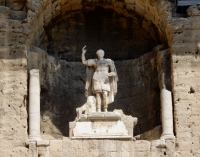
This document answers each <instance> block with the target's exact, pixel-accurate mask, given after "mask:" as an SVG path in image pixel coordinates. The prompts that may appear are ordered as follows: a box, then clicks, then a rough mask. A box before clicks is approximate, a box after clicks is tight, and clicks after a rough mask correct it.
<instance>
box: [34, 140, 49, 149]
mask: <svg viewBox="0 0 200 157" xmlns="http://www.w3.org/2000/svg"><path fill="white" fill-rule="evenodd" d="M45 146H49V140H42V141H37V147H45Z"/></svg>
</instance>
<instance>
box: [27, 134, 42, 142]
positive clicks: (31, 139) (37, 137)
mask: <svg viewBox="0 0 200 157" xmlns="http://www.w3.org/2000/svg"><path fill="white" fill-rule="evenodd" d="M41 140H42V138H41V137H40V136H31V135H29V141H41Z"/></svg>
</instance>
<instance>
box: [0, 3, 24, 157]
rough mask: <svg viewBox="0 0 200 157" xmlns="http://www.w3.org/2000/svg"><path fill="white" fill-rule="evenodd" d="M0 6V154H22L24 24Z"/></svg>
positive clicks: (7, 9) (8, 10)
mask: <svg viewBox="0 0 200 157" xmlns="http://www.w3.org/2000/svg"><path fill="white" fill-rule="evenodd" d="M14 13H15V12H12V11H11V10H10V9H9V8H6V7H2V6H0V154H1V155H0V156H4V157H6V156H10V155H11V154H12V155H13V156H17V154H21V155H22V156H23V155H26V154H27V151H28V149H27V148H26V147H24V142H25V141H26V140H27V138H28V136H27V135H28V134H27V130H28V125H27V96H28V95H27V80H28V75H27V48H26V45H24V43H25V40H26V35H25V34H22V33H21V30H23V29H24V28H25V25H23V24H21V22H20V21H19V20H14V19H13V17H14V16H13V14H14Z"/></svg>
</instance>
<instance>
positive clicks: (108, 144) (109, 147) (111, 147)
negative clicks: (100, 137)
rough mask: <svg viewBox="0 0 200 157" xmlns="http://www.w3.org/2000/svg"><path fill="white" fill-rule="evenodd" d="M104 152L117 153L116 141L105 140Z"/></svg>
mask: <svg viewBox="0 0 200 157" xmlns="http://www.w3.org/2000/svg"><path fill="white" fill-rule="evenodd" d="M104 151H106V152H116V151H117V147H116V143H115V141H113V140H105V141H104Z"/></svg>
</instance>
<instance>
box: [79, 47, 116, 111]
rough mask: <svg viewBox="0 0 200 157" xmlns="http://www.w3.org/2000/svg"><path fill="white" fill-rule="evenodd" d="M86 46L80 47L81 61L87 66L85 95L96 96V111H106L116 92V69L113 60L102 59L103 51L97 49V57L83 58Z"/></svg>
mask: <svg viewBox="0 0 200 157" xmlns="http://www.w3.org/2000/svg"><path fill="white" fill-rule="evenodd" d="M86 51H87V50H86V46H84V47H83V48H82V63H83V64H84V65H86V66H87V70H86V73H87V75H86V86H85V88H86V96H92V95H95V96H96V104H97V105H96V106H97V112H101V106H103V107H104V112H107V108H108V104H110V103H112V102H113V101H114V96H115V94H116V93H117V81H118V76H117V71H116V68H115V65H114V61H112V60H111V59H104V51H103V50H101V49H100V50H98V51H97V52H96V53H97V56H98V59H88V60H86V59H85V53H86Z"/></svg>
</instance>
